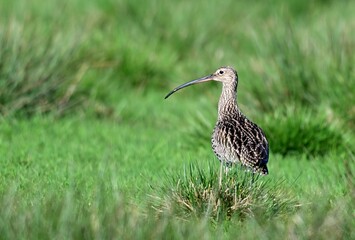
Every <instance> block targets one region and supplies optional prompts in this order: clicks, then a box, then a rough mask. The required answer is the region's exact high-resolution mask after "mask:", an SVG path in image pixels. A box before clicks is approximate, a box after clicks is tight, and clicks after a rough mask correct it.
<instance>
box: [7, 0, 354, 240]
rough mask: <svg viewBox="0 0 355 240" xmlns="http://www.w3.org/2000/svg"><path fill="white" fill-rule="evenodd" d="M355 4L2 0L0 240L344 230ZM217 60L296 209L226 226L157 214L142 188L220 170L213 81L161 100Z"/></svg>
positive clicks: (343, 234) (349, 182) (320, 0)
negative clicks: (231, 72)
mask: <svg viewBox="0 0 355 240" xmlns="http://www.w3.org/2000/svg"><path fill="white" fill-rule="evenodd" d="M354 12H355V2H354V1H350V0H349V1H346V0H342V1H331V0H313V1H306V0H304V1H303V0H300V1H296V0H294V1H244V0H242V1H231V0H226V1H216V0H212V1H193V2H191V1H185V0H183V1H157V0H153V1H142V0H132V1H126V0H118V1H113V0H101V1H99V0H87V1H83V0H72V1H41V0H30V1H23V0H14V1H9V0H4V1H2V2H1V3H0V116H1V117H0V119H1V120H0V156H1V161H0V180H1V181H0V194H1V199H0V201H2V207H0V225H1V227H0V230H1V231H0V233H1V236H4V237H5V238H8V239H15V238H16V239H18V238H25V237H26V238H27V237H28V238H35V239H38V238H60V239H61V238H66V239H70V238H75V239H77V238H96V239H99V238H116V237H123V238H155V239H159V238H177V239H180V238H207V239H208V238H214V237H221V238H226V239H228V238H234V237H235V236H236V234H239V235H238V236H239V237H258V238H259V237H263V238H266V239H268V238H289V237H290V236H294V235H296V236H300V238H310V237H316V238H317V237H318V238H322V237H327V238H328V237H329V236H331V237H334V239H339V238H351V237H352V238H354V237H355V236H354V233H353V232H352V230H351V228H350V226H351V225H353V224H354V220H353V217H354V215H355V212H354V208H353V207H354V202H353V199H354V197H355V196H354V194H355V193H354V192H355V190H354V188H355V187H354V174H355V157H354V153H355V148H354V145H355V133H354V132H355V55H354V51H355V33H354V32H355V15H354ZM225 65H230V66H233V67H234V68H236V69H237V71H238V75H239V86H238V103H239V106H240V108H241V110H242V111H243V112H244V113H245V114H246V115H247V116H248V117H249V118H250V119H251V120H253V121H254V122H256V123H257V124H258V125H259V126H261V127H262V128H263V129H264V131H265V133H266V135H267V137H268V139H269V142H270V150H271V155H270V163H269V165H268V166H269V169H270V175H269V176H268V178H271V179H273V180H275V181H278V180H279V179H284V180H283V181H285V182H286V185H287V186H286V187H285V188H289V190H290V191H291V193H292V194H293V195H294V196H295V198H296V199H297V201H299V204H300V206H301V207H300V209H298V210H297V211H295V212H293V213H292V214H291V213H290V214H289V215H288V216H287V215H286V216H282V217H279V218H278V219H273V221H266V222H263V221H261V220H260V219H261V218H259V217H257V216H255V217H254V218H253V217H251V218H250V219H249V220H248V221H247V222H246V223H244V222H243V223H241V222H240V219H238V217H237V218H236V219H235V220H234V221H232V223H230V221H225V222H224V223H223V224H222V228H219V227H218V224H217V226H216V225H215V224H212V226H211V224H210V223H209V222H208V221H205V219H201V218H193V219H191V218H188V219H187V220H186V219H185V220H184V221H182V222H181V221H180V220H179V217H177V214H175V213H174V212H173V211H172V212H169V213H166V214H165V215H164V216H165V217H163V218H160V217H158V218H156V217H155V215H156V214H157V213H156V211H152V212H151V207H150V206H149V204H150V202H151V200H150V197H149V196H155V195H158V196H159V197H162V198H163V197H164V196H163V195H164V194H163V193H161V192H159V191H156V190H155V189H156V187H157V186H159V184H161V182H162V179H164V178H165V177H166V175H168V176H169V175H174V174H179V172H181V171H183V169H184V168H185V167H186V166H187V165H188V164H190V163H192V164H200V165H201V166H202V169H204V168H205V167H206V166H207V165H209V164H212V165H213V164H215V165H217V169H218V161H217V160H216V158H215V157H214V155H213V152H212V151H211V149H210V135H211V132H212V129H213V126H214V123H215V121H216V119H217V103H218V97H219V94H220V91H221V86H220V85H219V84H218V83H206V84H202V85H198V86H194V87H191V88H188V89H186V90H184V91H181V92H179V93H178V94H176V95H174V96H173V97H171V98H169V99H168V100H164V96H165V95H166V94H167V93H168V92H169V91H170V90H171V89H172V88H174V87H175V86H177V85H179V84H181V83H184V82H187V81H189V80H192V79H195V78H197V77H201V76H204V75H207V74H210V73H212V72H213V71H214V70H216V69H217V68H218V67H220V66H225ZM178 176H179V175H178ZM117 209H121V210H120V211H119V210H117ZM122 209H123V210H122ZM134 209H139V210H134ZM147 209H148V210H147ZM147 222H148V223H147ZM191 222H193V223H194V224H191ZM261 222H263V223H261ZM229 224H231V225H232V226H234V227H228V226H229ZM233 224H235V225H233ZM137 226H138V228H140V229H141V230H139V231H138V230H136V228H137ZM194 226H197V230H196V228H194ZM235 226H237V227H235ZM127 229H131V230H130V231H128V232H129V233H127V231H126V230H127ZM241 229H243V230H244V231H243V233H240V230H241ZM324 229H326V230H324Z"/></svg>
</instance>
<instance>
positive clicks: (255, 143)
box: [165, 66, 269, 175]
mask: <svg viewBox="0 0 355 240" xmlns="http://www.w3.org/2000/svg"><path fill="white" fill-rule="evenodd" d="M208 81H217V82H221V83H222V93H221V96H220V98H219V102H218V118H217V123H216V124H215V127H214V129H213V133H212V137H211V144H212V150H213V152H214V153H215V155H216V156H217V158H218V159H219V161H220V162H221V163H223V164H224V165H225V166H226V167H227V168H231V167H233V166H234V165H235V164H241V165H242V166H245V167H246V169H247V170H251V171H252V172H253V173H258V174H260V175H267V174H268V173H269V171H268V168H267V163H268V160H269V143H268V140H267V138H266V136H265V133H264V132H263V130H262V129H261V128H260V127H259V126H258V125H256V124H255V123H254V122H252V121H251V120H249V119H248V118H247V117H246V116H245V115H244V114H243V113H242V112H241V110H240V108H239V107H238V102H237V87H238V73H237V71H236V70H234V69H233V68H232V67H230V66H227V67H220V68H218V69H217V70H216V71H215V72H214V73H212V74H210V75H208V76H205V77H202V78H198V79H196V80H192V81H189V82H187V83H184V84H182V85H180V86H178V87H176V88H174V89H173V90H172V91H171V92H169V93H168V94H167V95H166V96H165V99H167V98H168V97H169V96H170V95H172V94H173V93H175V92H177V91H179V90H180V89H182V88H185V87H188V86H191V85H194V84H199V83H203V82H208Z"/></svg>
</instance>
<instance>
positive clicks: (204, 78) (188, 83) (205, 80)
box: [165, 75, 213, 99]
mask: <svg viewBox="0 0 355 240" xmlns="http://www.w3.org/2000/svg"><path fill="white" fill-rule="evenodd" d="M211 80H213V75H208V76H206V77H202V78H199V79H196V80H192V81H190V82H187V83H184V84H182V85H180V86H178V87H176V88H174V90H172V91H171V92H169V93H168V95H166V96H165V99H167V98H168V97H169V96H170V95H172V94H173V93H175V92H177V91H179V90H180V89H182V88H185V87H188V86H191V85H194V84H198V83H203V82H208V81H211Z"/></svg>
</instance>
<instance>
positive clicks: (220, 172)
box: [218, 161, 223, 189]
mask: <svg viewBox="0 0 355 240" xmlns="http://www.w3.org/2000/svg"><path fill="white" fill-rule="evenodd" d="M220 163H221V165H220V167H219V181H218V187H219V189H221V187H222V172H223V161H220Z"/></svg>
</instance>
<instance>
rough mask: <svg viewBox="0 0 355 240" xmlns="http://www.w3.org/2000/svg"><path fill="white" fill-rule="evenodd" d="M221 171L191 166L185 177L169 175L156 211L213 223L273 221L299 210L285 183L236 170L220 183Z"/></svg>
mask: <svg viewBox="0 0 355 240" xmlns="http://www.w3.org/2000/svg"><path fill="white" fill-rule="evenodd" d="M219 170H220V169H218V168H217V167H214V166H211V165H210V166H209V167H208V168H207V169H203V168H202V167H200V166H198V165H195V164H190V165H189V167H188V168H187V169H185V170H184V171H183V173H179V174H170V175H168V176H167V179H166V181H165V183H164V185H163V186H162V191H163V193H162V194H160V195H162V196H164V197H163V198H162V199H160V203H159V204H158V205H156V207H157V208H158V209H160V211H166V209H171V208H173V209H175V210H176V211H177V212H179V213H180V214H181V215H182V216H185V217H188V216H196V217H203V216H208V217H209V218H211V219H212V220H214V221H222V220H228V219H231V218H237V219H239V220H240V221H243V220H244V219H246V218H248V217H253V216H255V215H258V216H261V217H263V218H271V217H274V216H280V215H288V214H291V213H292V212H293V211H294V210H295V209H296V206H297V203H296V200H295V198H294V197H293V196H291V195H290V194H289V193H288V192H287V191H286V189H285V188H284V187H283V184H284V183H283V181H272V180H271V179H270V178H267V177H261V176H259V175H256V174H253V173H251V172H249V171H245V169H243V168H241V167H236V166H235V167H234V168H232V169H230V170H229V171H228V172H227V173H226V172H223V173H222V175H221V179H220V176H219V172H220V171H219ZM223 171H224V167H223ZM220 180H221V182H220Z"/></svg>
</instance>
